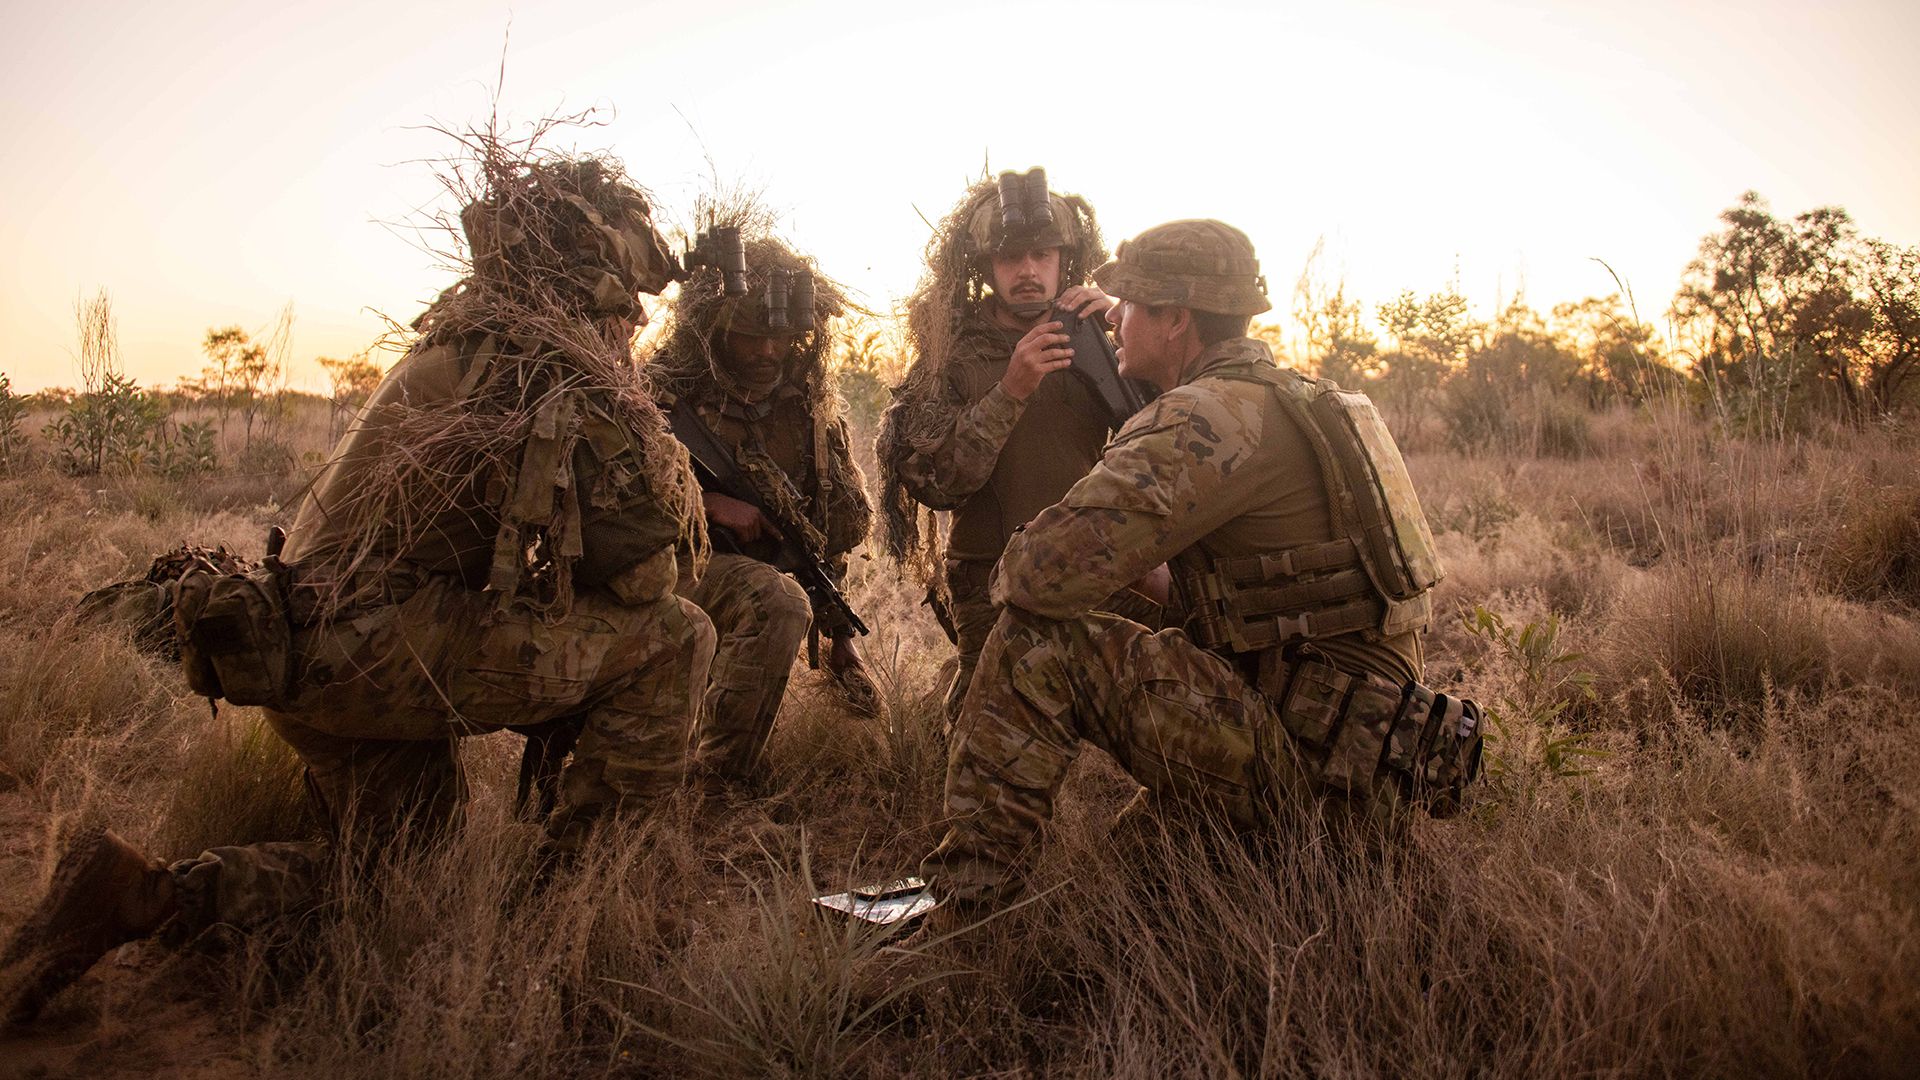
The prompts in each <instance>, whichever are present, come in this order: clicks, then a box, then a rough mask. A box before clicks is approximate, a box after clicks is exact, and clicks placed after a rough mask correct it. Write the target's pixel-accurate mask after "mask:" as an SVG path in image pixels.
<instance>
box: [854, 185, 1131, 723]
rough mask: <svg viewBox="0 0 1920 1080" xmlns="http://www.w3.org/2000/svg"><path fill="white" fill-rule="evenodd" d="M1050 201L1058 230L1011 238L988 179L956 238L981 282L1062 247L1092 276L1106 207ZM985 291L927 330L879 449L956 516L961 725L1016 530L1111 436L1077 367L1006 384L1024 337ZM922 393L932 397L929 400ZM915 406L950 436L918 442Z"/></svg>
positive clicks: (949, 569)
mask: <svg viewBox="0 0 1920 1080" xmlns="http://www.w3.org/2000/svg"><path fill="white" fill-rule="evenodd" d="M1050 198H1051V201H1052V204H1053V206H1052V209H1053V217H1054V225H1053V226H1052V227H1051V228H1050V229H1047V230H1044V231H1042V232H1041V233H1039V234H1038V235H1036V236H1032V237H1026V238H1019V237H1009V236H1007V235H1005V234H1004V232H1003V228H1002V225H1001V217H1000V211H1001V206H1000V198H999V192H998V190H997V189H995V188H994V187H993V186H992V185H984V184H983V185H980V186H976V188H975V189H974V190H972V191H970V192H969V193H968V195H967V197H966V198H965V199H963V200H962V202H961V207H960V208H959V210H957V211H956V215H957V218H956V222H957V223H958V224H960V225H963V226H964V230H963V231H962V232H961V233H960V235H956V236H954V237H953V238H952V239H951V240H950V243H952V244H957V245H960V246H962V247H964V249H965V250H964V252H963V254H964V256H965V258H966V259H967V260H968V261H969V263H970V265H971V266H972V270H971V273H972V274H974V275H975V276H976V277H983V276H984V275H983V273H982V271H981V270H980V264H981V263H982V262H983V261H984V260H985V258H986V256H987V254H988V253H991V252H995V251H1005V250H1022V249H1025V248H1028V247H1045V246H1058V247H1060V248H1061V249H1062V267H1061V270H1062V277H1061V286H1062V288H1067V287H1071V286H1074V285H1079V284H1083V283H1084V282H1085V280H1086V278H1085V274H1086V272H1087V271H1089V270H1091V269H1092V267H1093V266H1094V265H1097V264H1098V262H1099V260H1100V259H1101V258H1104V252H1103V251H1102V250H1101V247H1100V242H1099V235H1098V231H1097V228H1096V227H1095V225H1094V219H1093V213H1092V209H1091V208H1090V207H1086V206H1085V204H1084V202H1083V201H1081V200H1079V199H1077V198H1071V199H1070V198H1067V197H1062V196H1058V195H1053V196H1051V197H1050ZM937 247H938V241H936V248H937ZM928 258H929V261H930V262H931V263H933V264H934V265H936V266H938V265H943V264H946V263H948V262H950V261H951V260H952V258H953V255H952V253H951V252H949V251H945V250H937V249H936V250H933V251H930V252H929V256H928ZM938 285H939V283H938V282H937V281H934V282H930V284H929V289H928V291H937V289H938ZM977 292H978V284H977V283H976V286H975V295H972V296H969V297H968V298H967V299H965V300H964V301H962V307H961V310H960V311H958V312H957V313H954V315H953V324H954V325H953V329H952V331H951V333H947V334H938V335H936V334H921V335H916V337H917V338H925V339H930V340H919V341H917V344H918V345H919V346H920V355H919V356H918V358H916V360H915V361H914V365H913V368H912V369H911V370H910V371H909V373H908V375H907V378H906V380H905V381H904V382H903V383H902V386H901V388H900V389H899V390H898V391H896V398H897V400H896V403H895V404H894V405H893V407H892V408H891V409H890V410H889V423H888V427H887V431H886V432H885V433H883V435H882V437H881V445H880V446H879V447H877V453H878V456H879V457H880V458H881V459H882V461H883V462H884V463H885V466H886V471H887V480H888V481H889V486H890V487H891V486H893V485H896V484H897V485H898V487H899V488H900V489H902V490H903V491H904V493H905V494H906V495H909V496H911V497H912V499H913V500H914V501H915V502H918V503H919V504H921V505H922V506H925V507H927V508H928V509H930V510H941V511H951V512H952V515H953V516H952V522H951V527H950V529H949V531H948V533H947V537H946V544H945V549H944V551H943V552H941V554H942V556H943V558H942V559H941V565H940V567H939V569H940V571H941V572H942V573H943V574H944V577H945V582H944V583H945V586H946V602H947V605H948V612H949V614H950V615H951V616H952V621H953V630H954V636H955V638H956V641H955V644H956V645H957V646H958V648H959V665H958V668H957V669H956V671H955V674H954V679H953V682H952V684H951V685H950V686H949V687H948V691H947V698H946V707H947V722H948V725H949V726H951V724H952V722H953V720H954V718H956V717H957V716H958V715H959V712H960V702H961V699H962V698H963V697H964V696H965V694H966V690H967V685H968V683H969V682H971V680H972V677H973V671H974V667H975V665H976V664H978V662H979V659H980V650H981V648H982V646H984V645H985V644H986V640H987V634H988V632H989V631H990V630H992V629H993V623H994V619H995V618H996V615H997V611H996V608H995V605H994V602H993V599H992V598H991V597H990V596H989V595H988V591H987V581H988V578H989V577H990V576H991V574H992V571H993V565H994V563H995V562H996V561H998V560H999V558H1000V553H1001V552H1002V551H1004V550H1005V549H1006V546H1007V539H1008V537H1010V536H1012V535H1013V533H1014V531H1015V530H1017V529H1019V528H1020V527H1021V526H1023V525H1025V524H1026V523H1027V522H1028V521H1030V520H1032V519H1033V517H1034V515H1036V514H1038V513H1039V512H1040V511H1042V510H1044V509H1046V508H1047V507H1049V506H1051V505H1053V504H1054V503H1056V502H1058V501H1059V500H1060V497H1061V496H1062V495H1064V494H1066V492H1067V489H1068V488H1070V487H1072V486H1073V484H1074V482H1075V481H1077V480H1079V479H1080V478H1081V477H1083V476H1085V475H1086V474H1087V472H1088V470H1090V469H1092V468H1093V466H1094V464H1095V463H1096V462H1098V461H1099V460H1100V448H1101V447H1102V446H1104V445H1106V441H1107V436H1108V435H1109V434H1110V432H1111V429H1110V427H1109V422H1108V419H1107V414H1106V410H1105V408H1104V406H1103V405H1102V404H1101V402H1100V399H1099V397H1098V396H1097V395H1096V394H1095V393H1094V392H1093V391H1092V390H1091V389H1089V388H1088V387H1087V385H1086V384H1085V383H1084V382H1082V381H1081V380H1080V379H1077V378H1075V377H1073V376H1072V375H1070V374H1067V373H1064V372H1055V373H1052V374H1049V375H1048V376H1046V377H1045V378H1043V379H1041V381H1040V385H1039V386H1038V387H1036V388H1035V389H1034V391H1033V393H1032V394H1030V395H1028V397H1027V398H1026V399H1025V400H1024V401H1023V400H1020V399H1017V398H1015V397H1013V396H1012V395H1010V394H1008V393H1007V392H1006V391H1005V390H1004V389H1003V388H1002V387H1001V385H1000V380H1001V377H1002V376H1004V375H1005V374H1006V371H1007V366H1008V364H1009V363H1010V362H1011V360H1012V358H1013V350H1014V346H1015V345H1017V344H1018V343H1019V341H1020V338H1021V337H1022V335H1023V333H1024V332H1023V331H1017V330H1012V329H1009V328H1007V327H1006V326H1003V325H1001V323H1000V322H998V321H996V320H995V319H994V318H993V311H994V309H995V307H996V306H997V305H999V304H1000V303H1001V301H1000V299H999V298H997V297H992V296H980V295H977ZM931 299H935V298H932V297H927V298H922V299H921V300H920V303H923V304H925V303H927V302H928V301H929V300H931ZM944 317H945V315H944V314H942V315H936V316H932V318H934V319H939V318H944ZM916 390H919V391H921V393H920V394H919V395H916V393H915V391H916ZM917 396H919V397H924V398H926V399H927V400H916V397H917ZM915 411H918V412H920V413H923V414H924V415H926V416H927V417H929V418H930V419H932V420H933V421H934V424H933V425H931V426H933V427H935V428H936V429H937V430H930V431H927V432H925V433H924V434H923V435H922V437H919V438H915V437H913V436H912V435H911V434H910V433H909V432H908V430H907V429H908V428H909V427H911V426H913V425H912V423H911V421H910V419H909V414H911V413H913V412H915ZM899 553H900V552H898V551H896V554H899ZM1135 605H1136V606H1135V607H1133V608H1130V609H1129V610H1134V611H1137V612H1138V613H1140V614H1142V615H1143V616H1145V617H1148V618H1151V617H1152V616H1151V614H1150V612H1151V609H1152V605H1151V604H1150V603H1148V602H1147V601H1146V600H1145V598H1143V597H1136V599H1135ZM1103 606H1104V605H1103Z"/></svg>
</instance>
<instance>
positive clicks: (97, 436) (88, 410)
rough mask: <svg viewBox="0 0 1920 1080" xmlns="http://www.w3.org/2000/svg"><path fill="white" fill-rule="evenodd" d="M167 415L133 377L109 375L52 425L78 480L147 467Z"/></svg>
mask: <svg viewBox="0 0 1920 1080" xmlns="http://www.w3.org/2000/svg"><path fill="white" fill-rule="evenodd" d="M165 418H166V412H165V410H164V408H163V407H162V406H161V404H160V402H159V400H158V399H157V398H155V397H153V395H151V394H148V393H147V392H146V391H144V390H142V389H140V385H139V384H138V383H136V382H134V381H133V380H132V379H130V378H128V377H126V376H124V375H121V374H119V373H117V372H108V373H107V374H106V375H105V376H104V377H103V378H102V379H101V381H100V387H99V389H97V390H90V391H88V392H87V393H84V394H81V395H80V396H79V397H77V398H75V399H74V400H73V402H72V404H70V405H68V406H67V407H66V411H65V412H64V413H63V414H62V415H61V416H60V417H59V418H58V419H56V420H54V422H53V423H51V424H48V425H47V428H46V434H47V435H48V436H49V437H50V438H52V439H53V440H54V442H55V444H56V448H57V450H58V453H59V455H60V464H61V467H62V468H64V469H66V471H67V472H69V473H72V474H74V475H75V476H95V475H98V474H100V473H102V472H106V471H108V470H110V469H111V470H118V471H121V472H132V471H133V470H135V469H137V468H140V467H142V466H143V465H146V464H147V463H148V459H149V456H150V454H151V453H152V450H153V444H154V436H155V434H156V432H158V431H159V429H160V426H161V424H162V422H163V421H164V420H165Z"/></svg>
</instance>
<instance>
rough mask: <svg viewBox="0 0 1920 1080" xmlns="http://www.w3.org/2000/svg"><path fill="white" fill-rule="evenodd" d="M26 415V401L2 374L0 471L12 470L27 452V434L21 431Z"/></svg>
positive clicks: (11, 381) (0, 396)
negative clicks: (14, 390) (21, 422)
mask: <svg viewBox="0 0 1920 1080" xmlns="http://www.w3.org/2000/svg"><path fill="white" fill-rule="evenodd" d="M26 415H27V401H26V399H25V398H23V397H21V396H20V395H18V394H16V393H14V392H13V380H11V379H9V378H7V376H6V374H5V373H4V372H0V469H8V470H11V469H12V468H13V467H14V466H15V465H16V464H18V463H19V458H20V457H21V456H23V455H24V454H25V452H26V433H25V432H23V431H21V430H20V421H21V420H23V419H25V418H26Z"/></svg>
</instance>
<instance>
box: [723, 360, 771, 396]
mask: <svg viewBox="0 0 1920 1080" xmlns="http://www.w3.org/2000/svg"><path fill="white" fill-rule="evenodd" d="M785 366H786V364H785V362H784V361H783V360H770V361H765V362H762V361H759V360H750V361H741V360H728V361H727V362H726V363H725V367H726V372H725V374H726V381H727V382H729V383H731V384H732V389H733V393H734V396H736V397H738V398H740V399H742V400H744V401H750V402H754V401H762V400H765V398H766V396H767V395H768V394H771V393H773V392H774V390H775V389H777V388H778V387H779V386H780V376H781V374H782V372H783V370H784V369H785Z"/></svg>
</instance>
